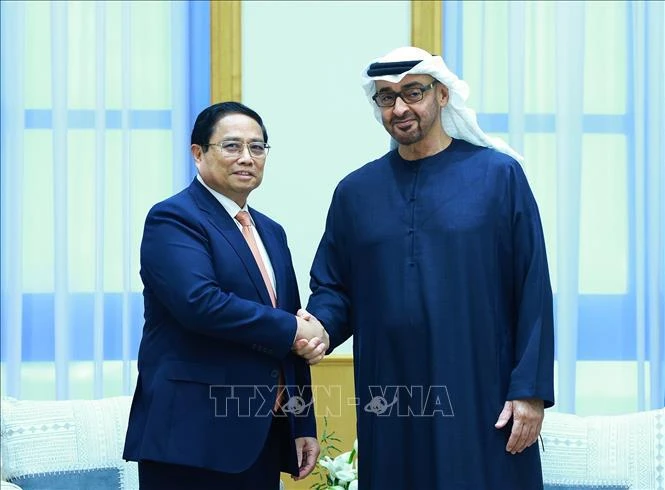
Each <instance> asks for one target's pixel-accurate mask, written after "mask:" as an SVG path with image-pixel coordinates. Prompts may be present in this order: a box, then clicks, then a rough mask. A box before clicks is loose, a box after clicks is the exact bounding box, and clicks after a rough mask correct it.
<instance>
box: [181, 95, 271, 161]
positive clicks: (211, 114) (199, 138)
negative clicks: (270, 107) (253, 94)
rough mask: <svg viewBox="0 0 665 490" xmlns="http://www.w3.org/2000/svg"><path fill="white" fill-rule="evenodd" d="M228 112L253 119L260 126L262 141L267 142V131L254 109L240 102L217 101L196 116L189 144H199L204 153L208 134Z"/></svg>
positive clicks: (208, 138) (208, 139)
mask: <svg viewBox="0 0 665 490" xmlns="http://www.w3.org/2000/svg"><path fill="white" fill-rule="evenodd" d="M230 114H243V115H245V116H248V117H251V118H252V119H254V120H255V121H256V122H257V123H258V124H259V126H261V131H262V132H263V141H264V142H265V143H267V142H268V132H267V131H266V127H265V126H264V124H263V119H261V116H259V115H258V114H257V113H256V111H253V110H252V109H250V108H249V107H247V106H246V105H243V104H241V103H240V102H219V103H217V104H213V105H211V106H210V107H207V108H206V109H203V111H201V113H200V114H199V115H198V116H197V117H196V122H195V123H194V129H192V139H191V144H192V145H201V146H202V147H203V152H204V153H205V152H206V151H208V146H207V144H208V143H209V142H210V136H211V135H212V133H213V130H214V128H215V125H216V124H217V123H218V122H219V120H220V119H221V118H223V117H224V116H228V115H230Z"/></svg>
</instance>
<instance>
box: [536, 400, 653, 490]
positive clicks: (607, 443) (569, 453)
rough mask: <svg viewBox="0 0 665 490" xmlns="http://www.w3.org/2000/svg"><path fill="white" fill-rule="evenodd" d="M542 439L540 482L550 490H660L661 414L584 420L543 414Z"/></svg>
mask: <svg viewBox="0 0 665 490" xmlns="http://www.w3.org/2000/svg"><path fill="white" fill-rule="evenodd" d="M541 433H542V437H543V444H544V451H543V450H541V460H542V464H543V479H544V481H545V484H546V485H550V488H552V489H553V490H554V489H559V490H563V489H568V488H574V489H578V488H597V489H602V488H608V489H609V488H630V489H631V490H665V409H660V410H651V411H644V412H637V413H631V414H625V415H603V416H589V417H580V416H577V415H573V414H567V413H558V412H553V411H550V410H548V411H547V412H546V413H545V420H544V422H543V429H542V432H541ZM552 485H558V487H557V486H552ZM583 485H587V486H586V487H585V486H583ZM589 485H590V486H589ZM594 485H595V486H594ZM546 488H547V486H546Z"/></svg>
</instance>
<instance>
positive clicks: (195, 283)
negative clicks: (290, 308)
mask: <svg viewBox="0 0 665 490" xmlns="http://www.w3.org/2000/svg"><path fill="white" fill-rule="evenodd" d="M220 239H222V238H221V237H220ZM210 241H211V240H210V237H209V235H208V233H207V230H206V229H205V228H204V226H203V225H202V224H201V222H200V219H198V218H197V217H196V216H194V215H192V213H191V212H190V211H188V210H186V209H185V208H184V207H181V206H174V205H172V204H165V203H162V204H160V205H157V206H155V207H153V209H151V210H150V212H149V213H148V217H147V218H146V224H145V229H144V233H143V242H142V244H141V277H142V279H143V282H144V284H145V286H146V289H150V291H151V293H152V294H155V295H156V296H157V298H158V299H159V300H160V302H161V303H162V304H164V305H166V307H167V308H168V309H169V311H170V313H171V314H172V315H173V317H174V318H175V319H176V320H177V321H178V323H179V324H181V325H182V326H183V327H184V328H187V329H191V330H193V331H195V332H197V333H199V334H203V335H209V336H211V337H216V338H220V339H225V340H230V341H233V342H237V343H240V344H245V345H248V346H252V345H254V344H256V343H260V344H261V345H263V346H266V350H265V351H264V352H265V353H267V354H269V355H272V356H274V357H276V358H278V359H283V358H284V357H286V356H287V355H288V354H289V352H290V350H291V346H292V345H293V340H294V338H295V334H296V319H295V317H294V315H293V314H292V313H288V312H286V311H283V310H280V309H278V308H273V307H272V306H268V305H263V304H260V303H258V302H256V301H251V300H248V299H244V298H241V297H239V296H238V295H236V294H234V293H233V292H229V291H225V290H223V289H222V288H221V287H220V284H219V283H218V280H217V277H216V274H215V269H214V264H213V256H212V248H213V244H211V243H210Z"/></svg>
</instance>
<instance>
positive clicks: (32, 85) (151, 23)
mask: <svg viewBox="0 0 665 490" xmlns="http://www.w3.org/2000/svg"><path fill="white" fill-rule="evenodd" d="M1 5H2V12H1V13H2V16H1V17H2V66H1V73H2V162H1V163H2V375H3V383H2V388H3V394H4V395H9V396H13V397H30V398H35V397H38V398H58V399H66V398H69V397H81V396H83V397H101V396H105V395H110V394H120V393H124V394H129V393H130V392H131V390H132V389H133V376H134V371H135V369H132V368H133V366H132V360H133V359H136V348H137V346H138V339H139V338H140V335H141V327H142V312H143V311H142V298H141V286H140V279H139V278H138V268H139V266H138V256H137V250H138V243H139V241H140V235H141V224H142V221H143V219H144V217H145V214H146V213H147V210H148V208H149V206H150V205H152V204H153V203H154V202H156V201H157V200H159V199H161V198H164V197H167V196H168V195H170V194H172V193H174V192H176V191H178V190H180V189H182V188H183V187H185V185H186V184H187V183H188V182H189V180H190V179H191V178H192V177H193V175H194V174H195V168H194V167H193V164H192V162H191V157H190V154H189V133H190V131H191V125H192V124H193V121H194V118H195V116H196V114H198V112H199V111H200V110H201V109H202V108H204V107H205V106H207V105H208V103H209V97H210V82H209V79H210V70H209V59H210V47H209V46H210V38H209V24H210V14H209V2H179V1H178V2H56V1H54V2H2V4H1ZM111 371H113V372H111ZM109 379H116V380H117V381H118V382H117V383H116V384H114V385H113V386H108V383H109V381H108V380H109ZM105 383H106V384H107V385H106V386H105Z"/></svg>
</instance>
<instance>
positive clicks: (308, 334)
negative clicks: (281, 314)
mask: <svg viewBox="0 0 665 490" xmlns="http://www.w3.org/2000/svg"><path fill="white" fill-rule="evenodd" d="M296 321H297V323H298V329H297V330H296V338H295V339H294V341H293V346H292V347H291V350H292V351H293V352H294V353H296V354H297V355H299V356H300V357H302V358H303V359H305V360H306V361H307V363H308V364H317V363H319V362H321V361H322V360H323V357H324V356H325V355H326V351H327V350H328V346H329V345H330V337H328V332H326V329H325V328H323V325H321V322H320V321H319V320H317V319H316V318H315V317H314V316H313V315H312V314H311V313H309V312H308V311H307V310H298V313H297V314H296Z"/></svg>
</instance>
